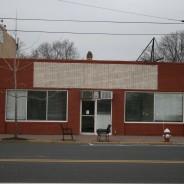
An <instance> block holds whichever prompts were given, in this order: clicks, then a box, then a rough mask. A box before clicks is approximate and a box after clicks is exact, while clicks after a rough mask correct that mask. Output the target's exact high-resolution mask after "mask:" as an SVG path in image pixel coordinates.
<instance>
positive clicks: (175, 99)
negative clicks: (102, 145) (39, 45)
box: [0, 59, 184, 136]
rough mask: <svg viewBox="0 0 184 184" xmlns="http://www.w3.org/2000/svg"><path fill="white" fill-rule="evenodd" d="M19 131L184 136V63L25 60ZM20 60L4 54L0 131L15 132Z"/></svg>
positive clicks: (0, 64)
mask: <svg viewBox="0 0 184 184" xmlns="http://www.w3.org/2000/svg"><path fill="white" fill-rule="evenodd" d="M17 66H18V67H17V68H18V69H17V75H16V76H17V98H16V99H17V119H18V124H19V126H18V127H19V134H60V133H61V129H60V126H59V125H60V124H61V123H62V124H63V125H64V126H69V127H72V129H73V131H74V134H76V135H78V134H89V135H90V134H95V133H96V129H97V128H106V127H107V125H108V124H112V134H113V135H162V134H163V130H164V129H165V128H169V129H170V130H171V133H172V135H181V136H183V135H184V110H183V105H184V100H183V95H184V64H182V63H145V62H144V63H143V62H125V61H84V60H81V61H80V60H77V61H74V60H72V61H62V60H19V61H18V62H17ZM13 67H14V61H13V60H6V61H5V60H4V59H0V79H1V83H0V89H1V93H0V133H1V134H9V133H13V131H14V119H15V114H16V113H15V91H14V72H13Z"/></svg>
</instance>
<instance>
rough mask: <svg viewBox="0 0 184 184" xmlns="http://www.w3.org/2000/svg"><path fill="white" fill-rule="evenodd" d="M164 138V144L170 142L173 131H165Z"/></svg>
mask: <svg viewBox="0 0 184 184" xmlns="http://www.w3.org/2000/svg"><path fill="white" fill-rule="evenodd" d="M163 137H164V142H170V138H171V131H170V130H169V129H168V128H166V129H165V130H164V135H163Z"/></svg>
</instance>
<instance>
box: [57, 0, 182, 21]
mask: <svg viewBox="0 0 184 184" xmlns="http://www.w3.org/2000/svg"><path fill="white" fill-rule="evenodd" d="M58 1H61V2H64V3H70V4H75V5H80V6H86V7H91V8H96V9H102V10H108V11H114V12H119V13H127V14H132V15H139V16H144V17H151V18H157V19H163V20H171V21H177V22H184V20H178V19H172V18H166V17H159V16H154V15H147V14H142V13H135V12H129V11H124V10H117V9H112V8H105V7H101V6H95V5H89V4H84V3H76V2H73V1H68V0H58Z"/></svg>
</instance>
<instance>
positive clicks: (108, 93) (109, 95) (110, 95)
mask: <svg viewBox="0 0 184 184" xmlns="http://www.w3.org/2000/svg"><path fill="white" fill-rule="evenodd" d="M100 98H101V99H112V98H113V93H112V91H101V93H100Z"/></svg>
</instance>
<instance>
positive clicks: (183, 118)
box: [124, 91, 184, 124]
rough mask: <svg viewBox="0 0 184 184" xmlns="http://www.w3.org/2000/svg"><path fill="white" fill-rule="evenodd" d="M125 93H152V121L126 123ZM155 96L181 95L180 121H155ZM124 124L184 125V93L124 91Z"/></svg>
mask: <svg viewBox="0 0 184 184" xmlns="http://www.w3.org/2000/svg"><path fill="white" fill-rule="evenodd" d="M127 93H153V94H154V95H153V98H154V99H153V100H154V104H153V105H154V106H153V121H149V122H148V121H126V94H127ZM156 94H181V95H182V113H183V114H182V121H180V122H179V121H155V95H156ZM124 123H127V124H128V123H129V124H131V123H136V124H163V123H166V124H184V93H182V92H155V91H125V95H124Z"/></svg>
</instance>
